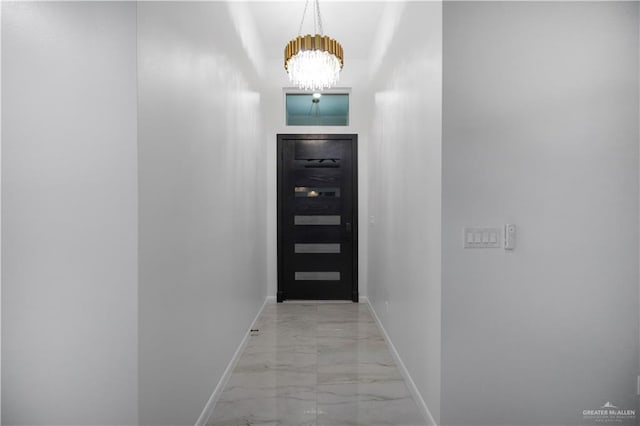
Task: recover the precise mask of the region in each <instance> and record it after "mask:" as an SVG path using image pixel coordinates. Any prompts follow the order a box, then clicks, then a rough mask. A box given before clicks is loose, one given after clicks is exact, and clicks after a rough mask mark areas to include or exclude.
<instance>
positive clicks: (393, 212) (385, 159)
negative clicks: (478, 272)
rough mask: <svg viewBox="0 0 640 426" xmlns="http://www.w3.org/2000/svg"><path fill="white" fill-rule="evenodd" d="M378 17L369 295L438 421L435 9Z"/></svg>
mask: <svg viewBox="0 0 640 426" xmlns="http://www.w3.org/2000/svg"><path fill="white" fill-rule="evenodd" d="M384 16H385V20H384V21H383V22H382V24H381V27H380V38H379V39H378V40H377V41H376V43H375V45H376V46H379V47H381V48H383V49H384V50H383V51H382V52H381V54H380V56H379V57H375V56H374V57H373V62H372V63H373V64H375V65H376V68H375V70H374V75H373V79H372V90H373V94H372V99H371V101H372V102H373V103H374V114H373V119H372V131H371V135H372V141H371V147H370V155H369V165H368V167H369V176H370V178H369V179H370V181H369V182H370V184H369V188H370V191H369V215H370V216H371V220H370V221H369V225H368V227H369V274H368V276H369V282H368V296H369V299H370V301H371V303H372V306H373V307H374V309H375V311H376V313H377V315H378V317H379V318H380V319H381V321H382V323H383V325H384V327H385V329H386V330H387V332H388V334H389V335H390V338H391V340H392V341H393V343H394V345H395V347H396V348H397V350H398V352H399V354H400V357H401V358H402V360H403V361H404V364H405V365H406V367H407V369H408V370H409V373H410V374H411V376H412V378H413V380H414V382H415V383H416V385H417V387H418V389H419V391H420V393H421V394H422V397H423V398H424V400H425V402H426V404H427V406H428V408H429V410H430V412H431V414H432V415H433V417H434V419H435V421H436V422H438V421H439V409H440V272H441V270H440V263H441V258H440V254H441V251H440V225H441V183H442V180H441V152H442V142H441V118H442V107H441V101H442V3H440V2H407V3H406V4H404V3H389V4H388V8H387V10H386V11H385V13H384ZM363 225H366V223H364V224H363Z"/></svg>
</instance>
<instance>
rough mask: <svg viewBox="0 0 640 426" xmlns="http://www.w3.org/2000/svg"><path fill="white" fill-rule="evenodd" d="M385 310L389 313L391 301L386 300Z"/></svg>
mask: <svg viewBox="0 0 640 426" xmlns="http://www.w3.org/2000/svg"><path fill="white" fill-rule="evenodd" d="M384 309H385V310H386V311H387V313H389V301H388V300H385V302H384Z"/></svg>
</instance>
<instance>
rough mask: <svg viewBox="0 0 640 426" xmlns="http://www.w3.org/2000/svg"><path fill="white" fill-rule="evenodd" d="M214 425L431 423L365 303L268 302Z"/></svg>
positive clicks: (406, 425) (212, 420) (218, 407)
mask: <svg viewBox="0 0 640 426" xmlns="http://www.w3.org/2000/svg"><path fill="white" fill-rule="evenodd" d="M255 328H257V329H258V330H259V331H258V332H255V333H253V335H252V336H251V337H250V338H249V342H248V343H247V346H246V347H245V350H244V352H243V353H242V356H241V357H240V359H239V361H238V364H237V365H236V368H235V369H234V370H233V373H232V374H231V378H230V379H229V382H228V383H227V386H226V387H225V389H224V391H223V393H222V395H221V397H220V399H219V401H218V403H217V404H216V407H215V409H214V410H213V414H212V416H211V418H210V419H209V421H208V423H207V424H208V425H209V426H218V425H234V426H235V425H290V426H294V425H318V426H319V425H404V426H417V425H424V424H425V423H424V419H423V418H422V416H421V414H420V411H419V410H418V407H417V405H416V403H415V401H414V400H413V398H412V397H411V394H410V393H409V389H408V388H407V386H406V384H405V382H404V380H403V378H402V375H401V374H400V371H399V370H398V368H397V366H396V364H395V362H394V360H393V358H392V356H391V353H390V352H389V349H388V348H387V345H386V343H385V341H384V338H383V337H382V335H381V333H380V331H379V329H378V327H377V325H376V323H375V321H374V319H373V317H372V316H371V313H370V312H369V310H368V307H367V305H365V304H356V303H282V304H277V305H276V304H273V305H267V306H265V309H264V310H263V312H262V315H261V316H260V318H259V319H258V321H257V322H256V325H255Z"/></svg>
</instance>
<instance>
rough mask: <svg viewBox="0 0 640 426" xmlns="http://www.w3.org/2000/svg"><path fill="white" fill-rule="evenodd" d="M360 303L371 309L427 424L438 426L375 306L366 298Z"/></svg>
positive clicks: (361, 299)
mask: <svg viewBox="0 0 640 426" xmlns="http://www.w3.org/2000/svg"><path fill="white" fill-rule="evenodd" d="M363 299H364V300H363ZM360 302H361V303H366V304H367V306H368V307H369V311H371V315H373V318H374V319H375V321H376V323H377V324H378V327H379V328H380V331H382V335H383V336H384V340H385V341H386V342H387V345H389V349H390V350H391V355H392V356H393V359H394V360H395V362H396V364H398V368H399V369H400V373H401V374H402V377H404V380H405V382H406V383H407V386H408V387H409V391H410V392H411V395H412V396H413V399H414V400H415V401H416V404H418V409H419V410H420V412H421V413H422V416H423V417H424V419H425V420H426V422H427V424H429V425H430V426H437V423H436V421H435V419H434V418H433V416H432V415H431V411H429V407H428V406H427V403H426V402H425V401H424V398H422V394H421V393H420V391H419V390H418V387H417V386H416V384H415V382H414V381H413V379H412V378H411V375H410V374H409V370H407V367H406V366H405V365H404V362H402V358H400V354H398V351H397V350H396V347H395V346H394V345H393V342H392V341H391V338H390V337H389V335H388V334H387V330H385V329H384V326H383V325H382V321H380V318H379V317H378V314H377V313H376V310H375V309H374V308H373V305H371V303H370V302H369V299H368V298H366V297H364V298H363V297H361V298H360Z"/></svg>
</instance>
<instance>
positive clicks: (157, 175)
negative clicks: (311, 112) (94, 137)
mask: <svg viewBox="0 0 640 426" xmlns="http://www.w3.org/2000/svg"><path fill="white" fill-rule="evenodd" d="M230 7H231V4H228V3H224V2H191V3H184V2H141V3H139V4H138V36H139V38H138V58H139V60H138V94H139V110H138V112H139V159H140V160H139V165H140V166H139V167H140V170H139V175H140V284H139V286H140V293H139V294H140V296H139V297H140V312H139V321H140V323H139V326H140V333H139V335H140V340H139V341H140V346H139V352H140V358H139V360H140V405H139V407H140V421H141V424H148V425H187V424H194V423H195V422H196V420H197V419H198V416H199V415H200V413H201V411H202V410H203V408H204V406H205V404H206V402H207V400H208V399H209V396H210V395H211V393H212V392H213V390H214V388H215V386H216V384H217V382H218V380H219V379H220V377H221V376H222V374H223V372H224V370H225V368H226V366H227V363H228V362H229V361H230V360H231V357H232V356H233V354H234V352H235V350H236V348H237V346H238V344H239V343H240V341H241V339H242V338H243V336H244V333H245V332H246V331H248V328H249V326H250V323H251V320H252V319H253V318H254V317H255V315H256V313H257V312H258V309H259V308H260V306H261V304H262V302H263V301H264V298H265V296H266V280H265V276H266V260H265V259H266V255H265V246H266V243H265V238H266V237H265V223H266V222H265V217H264V212H265V196H264V175H265V173H266V172H265V166H264V164H265V160H264V156H265V145H264V143H263V141H264V139H263V135H262V130H261V129H262V125H261V116H260V111H261V108H263V104H262V102H261V98H260V95H259V93H258V92H257V90H256V87H257V83H256V78H257V76H256V73H255V70H254V69H253V65H252V62H251V61H250V60H249V58H248V56H247V55H246V53H245V50H244V46H243V43H241V35H243V34H239V33H238V31H239V30H240V29H239V28H236V27H234V22H236V21H234V19H233V16H232V14H231V13H230ZM234 16H235V15H234Z"/></svg>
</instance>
